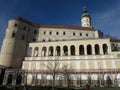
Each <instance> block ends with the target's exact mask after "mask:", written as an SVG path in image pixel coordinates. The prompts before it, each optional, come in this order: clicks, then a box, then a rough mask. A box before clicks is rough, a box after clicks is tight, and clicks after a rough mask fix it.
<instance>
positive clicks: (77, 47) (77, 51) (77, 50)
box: [75, 46, 79, 55]
mask: <svg viewBox="0 0 120 90" xmlns="http://www.w3.org/2000/svg"><path fill="white" fill-rule="evenodd" d="M75 55H79V46H76V47H75Z"/></svg>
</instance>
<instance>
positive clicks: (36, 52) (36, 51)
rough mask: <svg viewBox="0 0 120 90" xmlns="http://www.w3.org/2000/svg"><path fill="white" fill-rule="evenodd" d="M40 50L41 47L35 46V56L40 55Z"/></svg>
mask: <svg viewBox="0 0 120 90" xmlns="http://www.w3.org/2000/svg"><path fill="white" fill-rule="evenodd" d="M38 51H39V48H38V47H35V49H34V56H35V57H36V56H38Z"/></svg>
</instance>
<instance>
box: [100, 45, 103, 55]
mask: <svg viewBox="0 0 120 90" xmlns="http://www.w3.org/2000/svg"><path fill="white" fill-rule="evenodd" d="M100 54H103V47H102V45H100Z"/></svg>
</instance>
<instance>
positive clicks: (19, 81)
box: [16, 74, 22, 85]
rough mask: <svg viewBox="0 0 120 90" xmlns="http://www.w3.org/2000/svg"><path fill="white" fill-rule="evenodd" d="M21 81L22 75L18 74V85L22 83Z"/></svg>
mask: <svg viewBox="0 0 120 90" xmlns="http://www.w3.org/2000/svg"><path fill="white" fill-rule="evenodd" d="M21 81H22V76H21V75H20V74H18V75H17V79H16V85H21Z"/></svg>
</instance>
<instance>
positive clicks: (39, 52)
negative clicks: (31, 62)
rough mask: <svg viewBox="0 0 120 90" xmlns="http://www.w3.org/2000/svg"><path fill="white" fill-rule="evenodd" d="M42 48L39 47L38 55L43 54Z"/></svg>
mask: <svg viewBox="0 0 120 90" xmlns="http://www.w3.org/2000/svg"><path fill="white" fill-rule="evenodd" d="M41 51H42V50H41V48H40V47H39V51H38V56H41V55H42V52H41Z"/></svg>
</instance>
